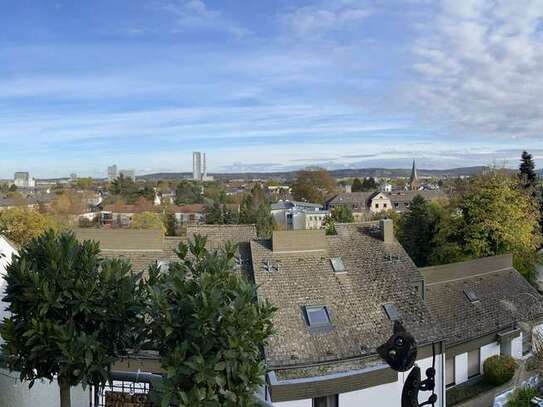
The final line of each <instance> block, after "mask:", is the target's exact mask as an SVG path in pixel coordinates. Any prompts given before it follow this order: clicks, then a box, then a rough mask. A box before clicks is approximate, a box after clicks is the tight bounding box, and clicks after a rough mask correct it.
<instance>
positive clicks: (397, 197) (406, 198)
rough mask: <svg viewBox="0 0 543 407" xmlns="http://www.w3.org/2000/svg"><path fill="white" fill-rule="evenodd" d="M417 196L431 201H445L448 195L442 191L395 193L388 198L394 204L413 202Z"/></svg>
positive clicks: (388, 194)
mask: <svg viewBox="0 0 543 407" xmlns="http://www.w3.org/2000/svg"><path fill="white" fill-rule="evenodd" d="M417 195H420V196H422V197H423V198H424V199H426V200H428V201H431V200H434V199H444V198H446V197H447V195H446V194H445V193H444V192H443V191H441V190H420V191H393V192H388V193H387V196H388V197H389V198H390V201H391V202H392V203H394V202H411V201H412V200H413V198H415V197H416V196H417Z"/></svg>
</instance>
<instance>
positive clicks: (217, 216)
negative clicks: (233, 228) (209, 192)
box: [205, 202, 224, 225]
mask: <svg viewBox="0 0 543 407" xmlns="http://www.w3.org/2000/svg"><path fill="white" fill-rule="evenodd" d="M205 219H206V223H207V224H208V225H223V224H224V216H223V208H222V205H221V204H219V202H215V203H214V204H213V205H211V206H208V207H207V208H206V218H205Z"/></svg>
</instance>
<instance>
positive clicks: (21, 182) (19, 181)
mask: <svg viewBox="0 0 543 407" xmlns="http://www.w3.org/2000/svg"><path fill="white" fill-rule="evenodd" d="M13 184H14V185H15V186H16V187H17V188H34V187H35V186H36V181H35V180H34V178H32V177H31V176H30V173H29V172H16V173H15V175H14V176H13Z"/></svg>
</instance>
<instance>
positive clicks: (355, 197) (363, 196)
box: [328, 191, 379, 206]
mask: <svg viewBox="0 0 543 407" xmlns="http://www.w3.org/2000/svg"><path fill="white" fill-rule="evenodd" d="M377 193H379V192H378V191H370V192H350V193H349V192H342V193H341V194H337V195H336V196H335V197H333V198H332V199H330V200H329V201H328V205H340V204H364V205H365V206H369V204H370V199H371V198H372V197H373V196H374V195H376V194H377Z"/></svg>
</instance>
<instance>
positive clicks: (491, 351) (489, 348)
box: [480, 342, 500, 374]
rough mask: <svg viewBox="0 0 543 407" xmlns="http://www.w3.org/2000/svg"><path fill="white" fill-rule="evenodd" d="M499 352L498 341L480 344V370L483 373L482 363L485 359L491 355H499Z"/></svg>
mask: <svg viewBox="0 0 543 407" xmlns="http://www.w3.org/2000/svg"><path fill="white" fill-rule="evenodd" d="M499 354H500V344H499V343H498V342H492V343H489V344H488V345H485V346H481V354H480V372H481V374H483V364H484V363H485V360H487V359H488V358H489V357H491V356H495V355H499Z"/></svg>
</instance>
